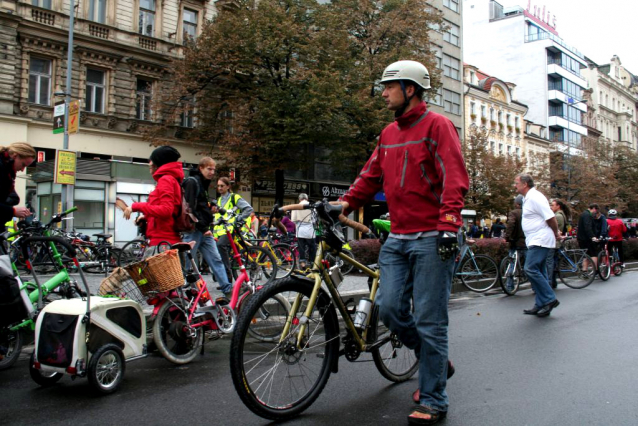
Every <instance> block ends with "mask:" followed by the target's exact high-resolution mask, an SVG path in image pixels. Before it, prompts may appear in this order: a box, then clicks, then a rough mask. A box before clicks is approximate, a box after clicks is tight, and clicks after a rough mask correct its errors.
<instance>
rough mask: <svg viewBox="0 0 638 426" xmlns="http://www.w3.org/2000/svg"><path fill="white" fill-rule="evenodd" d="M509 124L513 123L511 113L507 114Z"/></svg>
mask: <svg viewBox="0 0 638 426" xmlns="http://www.w3.org/2000/svg"><path fill="white" fill-rule="evenodd" d="M507 125H508V126H511V125H512V115H511V114H507Z"/></svg>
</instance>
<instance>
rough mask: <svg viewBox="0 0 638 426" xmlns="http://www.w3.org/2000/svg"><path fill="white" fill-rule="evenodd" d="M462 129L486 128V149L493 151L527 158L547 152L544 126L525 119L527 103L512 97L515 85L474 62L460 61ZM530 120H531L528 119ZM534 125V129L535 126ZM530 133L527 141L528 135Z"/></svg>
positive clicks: (547, 146)
mask: <svg viewBox="0 0 638 426" xmlns="http://www.w3.org/2000/svg"><path fill="white" fill-rule="evenodd" d="M464 71H465V79H464V81H465V123H466V124H465V131H466V133H467V132H470V131H472V129H482V130H487V131H488V143H489V149H490V150H491V151H492V153H494V154H495V155H515V156H517V157H520V158H523V157H524V158H525V159H526V160H529V159H530V158H531V157H536V156H537V155H544V156H547V155H548V154H549V142H548V141H547V140H546V139H545V141H544V142H543V138H546V135H545V134H544V133H545V132H544V129H543V131H542V132H541V129H540V127H539V126H536V127H534V131H535V133H532V131H531V127H530V123H531V122H530V121H528V120H525V118H524V117H525V114H526V113H527V111H528V108H527V105H525V104H523V103H520V102H518V101H517V99H516V85H515V84H514V83H506V82H504V81H503V80H500V79H498V78H497V77H493V76H490V75H488V74H487V73H485V72H483V71H481V70H480V69H478V68H477V67H476V66H474V65H470V64H464ZM531 124H533V123H531ZM537 127H538V129H537ZM531 135H534V136H533V140H532V141H531V144H530V143H528V142H529V137H531Z"/></svg>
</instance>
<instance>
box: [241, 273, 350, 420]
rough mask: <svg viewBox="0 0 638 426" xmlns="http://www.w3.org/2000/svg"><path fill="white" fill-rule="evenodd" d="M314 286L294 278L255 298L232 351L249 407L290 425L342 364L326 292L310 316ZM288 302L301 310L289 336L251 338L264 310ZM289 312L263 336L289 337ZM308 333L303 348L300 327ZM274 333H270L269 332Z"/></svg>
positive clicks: (270, 322)
mask: <svg viewBox="0 0 638 426" xmlns="http://www.w3.org/2000/svg"><path fill="white" fill-rule="evenodd" d="M312 288H313V285H312V283H308V282H307V281H305V280H302V279H299V278H296V277H288V278H284V279H282V280H277V281H276V282H274V283H273V284H272V285H270V286H268V287H266V288H264V289H262V290H260V291H258V292H257V293H255V294H254V295H253V296H252V297H251V300H250V301H248V304H247V305H246V306H245V307H243V308H242V311H241V313H240V314H239V319H238V321H237V327H236V328H235V332H234V333H233V337H232V340H231V346H230V354H231V355H230V372H231V376H232V378H233V384H234V385H235V389H236V390H237V393H238V394H239V397H240V398H241V400H242V401H243V403H244V404H245V405H246V407H248V408H249V409H250V410H251V411H252V412H253V413H255V414H257V415H258V416H261V417H263V418H266V419H271V420H286V419H290V418H292V417H295V416H297V415H299V414H300V413H301V412H303V411H304V410H306V409H307V408H308V407H310V405H312V403H313V402H314V401H315V400H316V399H317V398H318V397H319V395H320V394H321V392H322V391H323V388H324V387H325V385H326V382H327V381H328V378H329V377H330V373H331V370H332V369H333V368H334V366H335V365H336V362H337V359H338V354H339V325H338V320H337V315H336V312H335V310H334V305H333V304H332V300H331V299H330V297H329V296H328V295H327V294H326V293H324V292H321V293H320V294H319V297H318V298H317V302H316V304H315V306H314V309H313V310H312V312H311V313H310V315H309V316H307V317H306V316H305V315H304V313H305V310H306V308H307V306H308V302H309V298H310V295H311V293H312ZM277 297H283V298H284V299H286V300H287V301H289V302H291V303H293V306H297V309H296V310H295V311H294V312H291V315H293V318H288V319H290V320H291V321H290V322H289V324H290V329H289V331H288V333H287V334H286V335H283V336H281V338H280V339H276V340H274V341H272V342H264V341H263V340H261V339H259V338H254V337H253V336H252V335H251V333H249V331H248V330H249V328H250V327H252V325H253V319H254V318H255V317H256V316H258V315H259V311H260V310H262V309H268V310H270V309H271V307H272V306H276V305H277V304H278V302H276V300H275V299H276V298H277ZM283 314H284V313H283V312H280V313H278V314H277V315H271V316H269V317H268V318H266V319H264V320H263V321H262V323H261V330H262V333H264V334H265V333H268V334H270V335H276V334H283V331H284V324H285V323H286V318H284V317H283ZM302 324H304V325H305V326H306V329H305V331H304V333H303V334H302V336H301V340H300V344H299V345H298V343H297V338H298V337H299V333H300V328H301V326H302ZM266 330H268V331H266Z"/></svg>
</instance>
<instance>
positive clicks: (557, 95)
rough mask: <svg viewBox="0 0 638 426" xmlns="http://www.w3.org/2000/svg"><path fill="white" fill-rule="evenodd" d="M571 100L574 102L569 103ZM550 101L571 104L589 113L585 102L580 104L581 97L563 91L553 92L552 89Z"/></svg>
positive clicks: (549, 93)
mask: <svg viewBox="0 0 638 426" xmlns="http://www.w3.org/2000/svg"><path fill="white" fill-rule="evenodd" d="M570 99H571V100H572V102H570V101H569V100H570ZM548 100H550V101H553V100H556V101H560V102H562V103H565V104H569V105H571V106H573V107H574V108H577V109H579V110H580V111H582V112H587V105H586V104H585V103H584V102H580V101H581V99H580V97H578V96H574V95H572V94H569V93H565V92H563V91H562V90H552V89H551V88H550V89H549V92H548Z"/></svg>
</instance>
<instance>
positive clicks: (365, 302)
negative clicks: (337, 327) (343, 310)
mask: <svg viewBox="0 0 638 426" xmlns="http://www.w3.org/2000/svg"><path fill="white" fill-rule="evenodd" d="M371 309H372V300H370V299H366V298H363V299H361V300H359V306H357V312H355V314H354V326H355V328H359V329H361V328H363V327H364V326H365V323H366V319H367V318H368V315H370V310H371Z"/></svg>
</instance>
